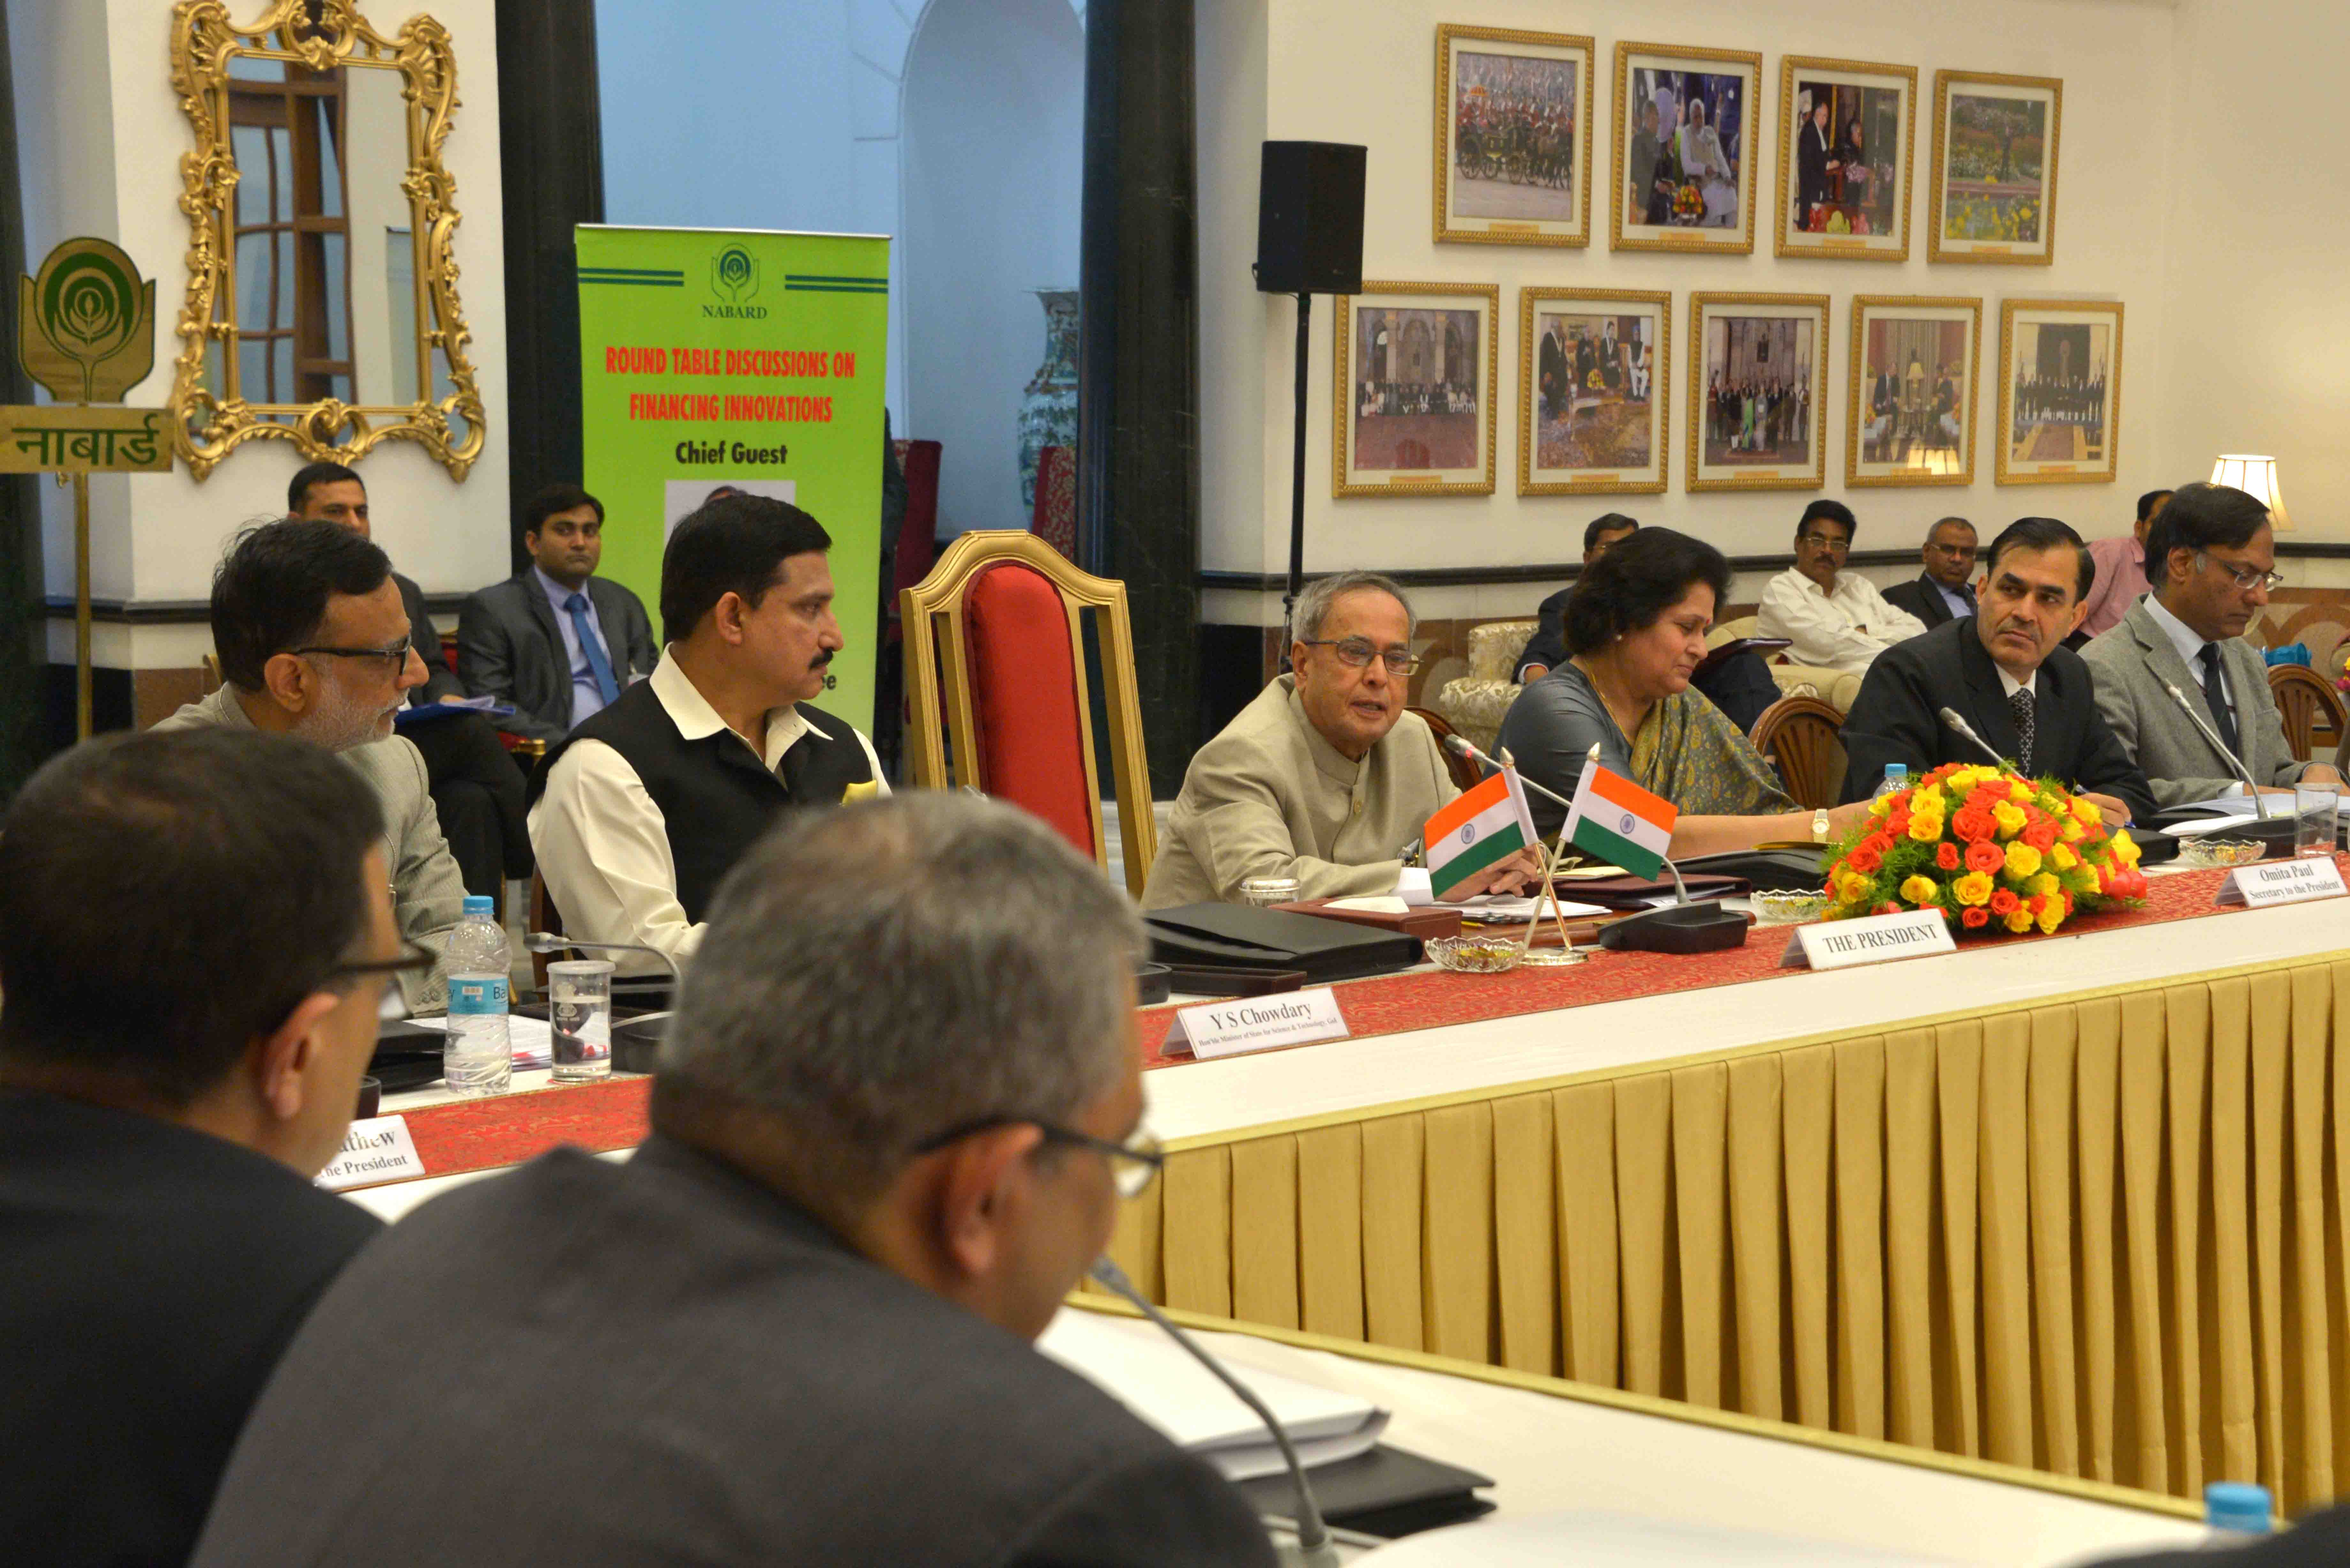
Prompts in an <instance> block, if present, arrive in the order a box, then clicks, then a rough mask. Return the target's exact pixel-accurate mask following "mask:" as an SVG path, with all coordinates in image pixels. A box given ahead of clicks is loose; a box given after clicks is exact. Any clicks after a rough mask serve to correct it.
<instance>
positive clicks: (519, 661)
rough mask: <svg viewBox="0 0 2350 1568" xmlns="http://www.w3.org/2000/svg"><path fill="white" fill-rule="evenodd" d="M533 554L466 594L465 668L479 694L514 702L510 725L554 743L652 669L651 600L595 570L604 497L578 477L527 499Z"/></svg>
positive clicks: (461, 635)
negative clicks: (584, 486)
mask: <svg viewBox="0 0 2350 1568" xmlns="http://www.w3.org/2000/svg"><path fill="white" fill-rule="evenodd" d="M522 544H523V548H524V549H525V550H527V551H529V552H530V556H531V564H530V565H529V566H525V567H524V568H523V569H522V570H521V571H520V572H517V573H515V576H512V577H511V578H509V579H507V580H506V581H504V582H503V583H494V584H492V585H491V586H490V587H486V588H484V589H482V590H481V592H479V593H477V594H475V595H474V596H473V597H472V598H469V599H467V600H466V601H465V607H464V609H463V611H462V612H461V613H460V614H459V616H458V617H457V674H458V676H459V678H460V679H462V680H463V681H464V682H465V690H466V691H471V692H472V693H473V695H474V696H476V697H499V698H503V699H504V700H505V701H509V702H511V703H513V704H514V705H515V712H514V717H513V718H511V719H509V720H507V721H506V723H507V727H508V728H510V729H512V730H513V731H514V732H515V733H517V734H522V735H533V736H536V737H537V738H538V739H540V740H543V741H545V742H547V744H549V745H553V744H554V743H555V742H557V741H560V740H561V739H563V737H564V736H566V735H567V734H569V733H570V732H571V731H572V729H573V727H574V726H575V725H577V724H578V723H579V722H581V721H583V720H586V719H587V718H589V717H591V716H593V715H594V714H597V713H599V712H601V711H603V710H604V709H606V708H608V707H609V706H611V705H612V703H613V702H615V701H619V695H620V693H621V692H622V691H625V690H626V689H627V688H628V687H629V683H630V682H632V681H634V680H639V679H641V678H642V677H644V676H647V675H650V674H651V673H652V672H653V666H654V665H655V664H656V663H658V662H659V661H660V649H659V648H658V647H656V646H655V645H654V643H653V628H652V622H651V620H650V618H648V617H647V616H646V614H645V605H644V601H643V600H642V599H640V598H639V597H637V596H636V595H634V594H632V593H630V592H629V590H628V589H626V588H624V587H621V586H620V585H619V584H618V583H615V582H611V581H608V580H607V579H605V578H603V577H599V576H596V568H597V566H599V565H600V564H601V563H602V561H603V558H604V504H603V503H602V502H600V501H598V500H597V499H596V498H595V497H594V496H592V495H590V494H588V493H587V492H586V491H584V490H582V489H580V488H579V487H578V486H577V485H576V484H550V485H548V486H547V487H546V489H544V490H542V491H540V492H539V493H537V494H536V495H534V496H532V497H531V499H530V504H528V505H527V506H525V507H524V508H523V535H522Z"/></svg>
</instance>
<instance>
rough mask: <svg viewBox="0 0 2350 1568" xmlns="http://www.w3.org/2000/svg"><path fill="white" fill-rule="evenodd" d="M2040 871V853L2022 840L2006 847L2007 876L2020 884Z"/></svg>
mask: <svg viewBox="0 0 2350 1568" xmlns="http://www.w3.org/2000/svg"><path fill="white" fill-rule="evenodd" d="M2039 869H2040V851H2038V850H2037V849H2034V848H2033V847H2032V846H2030V845H2029V844H2026V843H2024V842H2023V840H2022V839H2020V838H2019V839H2017V840H2016V841H2015V842H2014V843H2012V844H2011V845H2009V846H2007V874H2008V875H2009V876H2011V877H2014V878H2015V879H2016V881H2018V882H2019V883H2020V882H2022V881H2023V880H2024V879H2026V878H2027V877H2031V876H2032V875H2033V873H2034V872H2036V871H2038V870H2039Z"/></svg>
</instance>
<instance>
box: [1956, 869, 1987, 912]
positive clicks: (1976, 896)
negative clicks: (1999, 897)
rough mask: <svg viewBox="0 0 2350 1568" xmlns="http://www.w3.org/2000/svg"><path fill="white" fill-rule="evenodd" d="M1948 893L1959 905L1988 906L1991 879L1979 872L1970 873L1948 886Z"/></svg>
mask: <svg viewBox="0 0 2350 1568" xmlns="http://www.w3.org/2000/svg"><path fill="white" fill-rule="evenodd" d="M1950 891H1951V893H1953V894H1954V895H1956V896H1957V898H1958V900H1959V902H1960V903H1961V904H1966V905H1970V906H1971V905H1977V904H1988V903H1990V902H1991V878H1990V877H1986V876H1984V875H1983V874H1982V873H1981V872H1980V871H1970V872H1968V873H1967V874H1966V875H1965V876H1963V877H1960V878H1959V879H1958V880H1957V881H1955V882H1953V883H1951V884H1950Z"/></svg>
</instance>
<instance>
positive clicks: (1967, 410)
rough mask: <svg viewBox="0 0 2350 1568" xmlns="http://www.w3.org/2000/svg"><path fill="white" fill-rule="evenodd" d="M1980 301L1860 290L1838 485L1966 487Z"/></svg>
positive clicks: (1971, 466)
mask: <svg viewBox="0 0 2350 1568" xmlns="http://www.w3.org/2000/svg"><path fill="white" fill-rule="evenodd" d="M1981 344H1982V301H1981V300H1980V299H1929V298H1920V297H1914V296H1911V297H1897V296H1889V295H1875V296H1871V295H1862V296H1859V297H1857V298H1856V299H1855V300H1854V301H1853V302H1852V379H1851V390H1850V392H1849V393H1848V394H1847V395H1848V397H1849V399H1850V401H1849V402H1848V404H1847V405H1846V410H1845V422H1844V430H1845V447H1844V482H1845V483H1846V485H1863V484H1972V483H1974V479H1975V421H1974V408H1975V366H1976V364H1977V363H1978V356H1979V354H1980V351H1981Z"/></svg>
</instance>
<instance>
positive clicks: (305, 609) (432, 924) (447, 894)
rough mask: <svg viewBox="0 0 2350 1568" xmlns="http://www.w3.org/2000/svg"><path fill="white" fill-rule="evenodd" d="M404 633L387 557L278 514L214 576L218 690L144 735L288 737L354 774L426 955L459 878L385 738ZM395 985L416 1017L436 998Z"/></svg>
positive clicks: (438, 942)
mask: <svg viewBox="0 0 2350 1568" xmlns="http://www.w3.org/2000/svg"><path fill="white" fill-rule="evenodd" d="M412 635H413V629H412V628H411V626H410V625H409V620H408V612H407V611H406V610H404V609H403V608H401V607H400V588H399V587H398V585H396V584H395V583H394V582H393V581H392V577H391V563H390V561H389V560H388V559H386V558H385V556H384V553H383V552H382V551H381V550H379V549H377V548H376V546H375V545H373V544H372V543H370V542H369V540H368V539H367V538H365V537H364V536H363V535H359V534H357V533H354V532H353V531H352V530H351V529H350V528H348V526H346V525H344V524H339V523H329V522H326V521H323V520H305V519H301V518H291V517H289V518H286V519H283V520H281V521H279V522H276V523H265V524H262V525H260V526H259V527H256V528H248V529H246V530H245V531H244V533H242V534H240V535H237V538H236V540H235V542H234V544H232V545H230V547H229V551H228V554H227V555H226V556H224V558H223V559H222V561H221V564H220V568H219V570H218V571H216V572H214V573H213V649H214V651H215V652H217V653H218V655H219V657H220V664H221V677H222V683H221V688H220V690H219V691H215V692H213V694H212V695H211V696H209V697H206V698H204V699H203V700H202V701H196V702H191V703H189V704H188V705H187V706H186V707H184V708H182V709H181V710H180V711H178V712H176V713H174V714H172V716H171V717H170V718H168V719H165V720H164V721H163V722H161V723H159V724H157V725H156V726H155V728H157V729H158V730H192V729H203V728H217V729H230V730H263V731H268V732H274V733H277V734H290V735H293V736H295V737H296V738H297V739H300V740H305V741H307V742H310V743H311V744H313V745H315V746H317V747H319V748H320V749H321V750H324V751H329V752H333V753H337V754H338V755H339V756H340V757H341V758H342V759H343V760H344V761H345V762H347V763H349V764H350V765H351V766H352V767H353V768H355V769H357V770H358V771H359V775H360V776H361V777H363V778H365V779H366V780H367V781H368V783H369V784H372V785H374V786H375V792H376V796H377V798H378V799H379V800H380V801H381V802H382V804H383V818H384V861H385V864H386V866H387V867H388V868H389V869H390V873H391V891H392V913H393V916H394V918H395V919H397V920H398V921H399V924H400V935H401V936H403V937H405V938H407V939H408V940H410V941H411V942H414V943H416V944H417V945H418V946H420V947H423V948H426V949H428V950H431V951H432V952H435V953H438V952H439V951H440V950H441V946H442V942H443V940H445V939H446V938H447V936H448V934H449V932H450V930H451V929H453V928H454V927H455V926H456V924H457V919H458V917H459V916H460V915H461V914H462V913H463V909H464V901H465V884H464V878H463V877H461V876H460V875H459V874H458V871H457V863H456V861H454V860H452V858H450V856H449V846H448V845H447V843H446V842H444V841H443V840H442V836H441V819H440V817H439V815H437V814H436V813H435V812H434V811H433V809H432V794H430V793H429V791H428V787H427V783H426V778H425V772H424V759H423V758H422V757H421V756H419V755H418V754H417V751H416V748H415V747H414V746H413V745H411V744H410V743H409V742H408V741H407V740H406V739H405V738H403V737H401V736H399V735H395V734H393V733H392V730H391V716H392V714H393V713H395V712H396V711H399V709H400V704H402V703H403V702H405V701H407V700H408V693H409V692H410V691H411V690H413V689H414V688H416V687H418V686H421V685H422V684H423V682H424V661H423V659H421V658H419V657H418V655H417V652H416V649H414V648H413V647H412V646H411V637H412ZM426 635H428V636H429V635H430V631H429V629H428V631H427V634H426ZM400 988H401V990H402V992H403V993H404V994H405V995H406V997H407V1000H408V1004H409V1006H410V1007H411V1008H413V1009H415V1010H416V1011H418V1012H425V1011H430V1010H432V1009H435V1008H438V1007H440V1006H441V1005H442V1003H443V1002H445V1001H446V1000H447V992H446V987H445V983H444V981H443V978H442V973H441V971H440V968H439V966H437V965H436V966H435V967H434V968H433V970H432V972H431V973H430V974H426V973H422V972H411V973H405V974H402V975H401V976H400Z"/></svg>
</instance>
